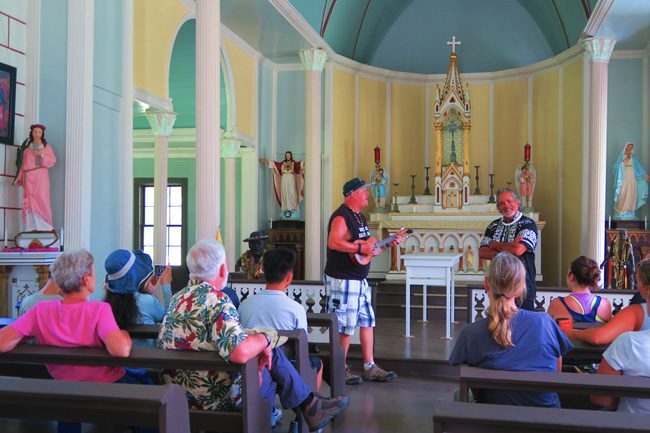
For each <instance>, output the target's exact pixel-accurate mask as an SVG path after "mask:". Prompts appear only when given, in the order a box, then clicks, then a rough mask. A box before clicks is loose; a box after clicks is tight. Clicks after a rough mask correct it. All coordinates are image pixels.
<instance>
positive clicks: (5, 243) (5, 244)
mask: <svg viewBox="0 0 650 433" xmlns="http://www.w3.org/2000/svg"><path fill="white" fill-rule="evenodd" d="M4 246H5V248H7V229H5V242H4Z"/></svg>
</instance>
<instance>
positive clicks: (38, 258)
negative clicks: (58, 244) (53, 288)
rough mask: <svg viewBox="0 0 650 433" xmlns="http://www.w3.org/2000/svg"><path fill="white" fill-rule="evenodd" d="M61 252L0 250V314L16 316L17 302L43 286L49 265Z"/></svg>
mask: <svg viewBox="0 0 650 433" xmlns="http://www.w3.org/2000/svg"><path fill="white" fill-rule="evenodd" d="M59 254H61V253H60V252H59V251H48V252H28V251H22V252H0V315H1V316H2V317H16V309H15V308H14V307H15V305H16V303H18V302H20V301H22V300H23V298H24V297H25V296H28V295H31V294H32V293H34V292H36V291H38V290H40V289H41V288H43V286H44V285H45V283H46V282H47V279H48V272H49V267H50V265H51V264H52V263H54V260H56V258H57V257H58V256H59Z"/></svg>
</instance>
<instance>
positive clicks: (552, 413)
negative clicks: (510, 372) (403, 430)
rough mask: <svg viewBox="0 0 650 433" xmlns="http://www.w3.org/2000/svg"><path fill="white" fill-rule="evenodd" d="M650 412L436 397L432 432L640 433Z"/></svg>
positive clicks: (649, 424) (644, 427)
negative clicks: (533, 405) (548, 406)
mask: <svg viewBox="0 0 650 433" xmlns="http://www.w3.org/2000/svg"><path fill="white" fill-rule="evenodd" d="M649 426H650V416H648V415H639V414H634V413H623V412H607V411H593V410H581V409H554V408H544V407H525V406H517V407H516V408H515V407H513V406H502V405H495V404H474V403H464V402H454V401H438V402H436V404H435V405H434V407H433V432H434V433H521V432H526V433H557V432H565V433H575V432H589V433H612V432H617V433H641V432H647V431H648V430H649V428H650V427H649Z"/></svg>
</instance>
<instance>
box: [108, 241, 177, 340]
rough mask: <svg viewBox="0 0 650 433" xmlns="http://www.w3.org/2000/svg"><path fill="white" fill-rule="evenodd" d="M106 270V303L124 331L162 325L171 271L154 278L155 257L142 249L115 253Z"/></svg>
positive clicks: (166, 305)
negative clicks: (136, 327) (143, 326)
mask: <svg viewBox="0 0 650 433" xmlns="http://www.w3.org/2000/svg"><path fill="white" fill-rule="evenodd" d="M104 267H105V268H106V283H105V288H106V295H105V298H104V301H106V302H107V303H108V304H109V305H110V306H111V310H113V315H114V316H115V320H116V321H117V325H118V326H119V327H120V329H128V328H129V327H131V326H134V325H155V324H156V323H161V322H162V320H163V317H164V316H165V312H166V311H167V307H168V306H169V301H170V299H171V296H172V291H171V280H172V274H171V268H170V267H169V266H167V267H166V268H165V270H164V271H163V273H162V275H161V276H160V277H156V276H154V275H153V263H152V261H151V257H149V255H148V254H146V253H144V252H143V251H141V250H136V251H133V252H131V251H129V250H123V249H119V250H115V251H113V252H112V253H110V254H109V255H108V257H107V258H106V261H105V262H104ZM133 345H134V346H136V347H150V348H153V347H156V345H155V341H154V340H136V341H134V342H133Z"/></svg>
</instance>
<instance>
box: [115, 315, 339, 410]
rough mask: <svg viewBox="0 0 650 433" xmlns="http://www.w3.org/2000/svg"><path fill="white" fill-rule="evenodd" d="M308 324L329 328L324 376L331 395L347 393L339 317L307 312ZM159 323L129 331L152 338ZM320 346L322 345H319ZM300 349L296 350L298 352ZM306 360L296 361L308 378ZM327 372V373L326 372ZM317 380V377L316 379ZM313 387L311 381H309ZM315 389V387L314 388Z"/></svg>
mask: <svg viewBox="0 0 650 433" xmlns="http://www.w3.org/2000/svg"><path fill="white" fill-rule="evenodd" d="M307 324H308V325H309V326H310V327H313V328H319V327H320V328H327V330H328V335H329V341H328V342H327V345H326V347H324V348H323V349H322V350H319V351H318V352H316V354H317V355H320V354H323V355H327V356H324V357H323V359H322V361H323V368H324V371H323V373H324V374H323V376H324V377H325V378H326V379H327V382H328V383H329V384H330V388H331V396H332V397H337V396H340V395H344V394H345V359H344V357H343V348H342V347H341V344H340V342H339V329H338V326H339V325H338V319H337V318H336V315H335V314H322V313H308V314H307ZM159 329H160V328H159V325H136V326H132V327H131V328H129V329H128V330H127V331H128V332H129V335H131V338H142V339H150V338H157V337H158V330H159ZM291 332H295V331H281V332H280V333H281V335H286V336H288V337H290V338H294V337H292V336H295V335H296V334H291ZM317 347H319V348H320V345H319V346H317ZM298 352H299V350H297V351H296V353H298ZM303 360H306V362H307V364H306V366H307V367H309V357H308V356H307V357H305V358H303V357H302V356H298V357H297V359H296V361H297V362H298V363H299V364H297V367H298V368H297V370H298V371H300V374H301V375H302V376H303V378H305V379H307V376H306V375H303V373H305V372H306V371H308V370H309V368H307V369H303V368H302V364H301V363H302V362H303ZM325 373H327V374H325ZM314 380H315V379H314ZM308 385H310V387H311V383H308ZM312 389H315V388H312Z"/></svg>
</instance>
